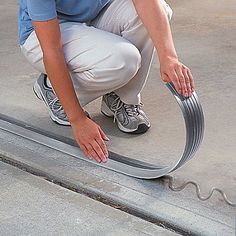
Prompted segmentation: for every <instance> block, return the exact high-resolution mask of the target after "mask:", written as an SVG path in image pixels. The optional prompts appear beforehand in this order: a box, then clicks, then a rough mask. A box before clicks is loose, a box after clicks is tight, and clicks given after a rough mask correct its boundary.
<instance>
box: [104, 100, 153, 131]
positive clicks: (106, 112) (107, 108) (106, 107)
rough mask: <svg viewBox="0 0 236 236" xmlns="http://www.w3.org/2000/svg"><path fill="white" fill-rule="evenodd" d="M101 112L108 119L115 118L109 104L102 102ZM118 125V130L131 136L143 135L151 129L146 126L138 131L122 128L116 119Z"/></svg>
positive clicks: (142, 126)
mask: <svg viewBox="0 0 236 236" xmlns="http://www.w3.org/2000/svg"><path fill="white" fill-rule="evenodd" d="M101 112H102V114H103V115H105V116H107V117H110V118H112V117H114V113H113V112H112V111H111V109H110V108H109V107H108V106H107V104H106V103H105V102H104V101H102V105H101ZM116 123H117V126H118V128H119V129H120V130H121V131H122V132H124V133H129V134H142V133H145V132H147V130H148V129H149V128H150V127H148V126H147V125H146V124H140V125H139V126H138V128H137V129H127V128H125V127H124V126H122V124H121V123H120V122H119V121H118V120H117V119H116Z"/></svg>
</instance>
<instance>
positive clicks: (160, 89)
mask: <svg viewBox="0 0 236 236" xmlns="http://www.w3.org/2000/svg"><path fill="white" fill-rule="evenodd" d="M169 3H170V5H171V6H172V8H173V9H174V18H173V21H172V28H173V35H174V39H175V45H176V47H177V51H178V53H179V57H180V58H181V60H182V61H183V62H184V63H186V64H187V65H188V66H189V67H190V68H191V69H192V72H193V74H194V77H195V81H196V85H197V92H198V94H199V96H200V99H201V101H202V105H203V107H204V111H205V116H206V133H205V139H204V143H203V145H202V147H201V149H200V151H199V152H198V153H197V155H196V158H195V159H194V160H192V161H191V162H190V163H189V164H187V165H186V166H185V167H184V168H182V169H181V170H179V171H177V172H175V173H174V176H175V177H176V178H177V183H178V184H181V183H183V182H185V181H186V180H189V179H191V180H195V181H197V182H198V183H199V184H200V185H201V187H202V189H203V194H204V195H206V194H207V193H208V191H209V190H210V189H211V187H213V186H216V187H220V188H222V189H223V190H224V191H225V192H226V193H227V195H228V196H229V198H230V199H231V200H232V201H233V200H236V191H235V189H236V181H235V180H236V172H235V169H236V159H235V154H236V147H235V139H236V126H235V121H236V111H235V99H236V93H235V89H236V85H235V83H234V80H235V78H234V77H235V74H236V64H235V61H236V54H235V49H236V48H235V43H234V42H235V38H236V5H235V2H234V1H233V0H228V1H227V3H225V1H223V0H218V1H214V0H206V1H201V2H199V1H197V0H188V1H187V0H183V1H177V0H170V1H169ZM0 10H1V15H0V22H1V24H0V32H1V33H0V56H1V60H0V101H1V102H0V110H1V112H2V113H5V114H7V115H10V116H13V117H15V118H18V119H21V120H24V121H26V122H29V123H31V124H34V125H36V126H38V127H41V128H44V129H48V130H51V131H53V132H55V133H60V134H63V135H66V136H70V137H72V135H71V130H70V128H64V127H59V126H57V125H55V124H54V123H52V122H51V121H50V119H49V118H48V114H47V111H46V109H45V107H44V105H43V104H42V103H41V102H40V101H38V100H37V99H36V98H35V97H34V95H33V93H32V85H33V83H34V80H35V78H36V77H37V75H38V73H37V72H36V71H35V70H33V69H32V68H31V66H30V65H29V64H28V63H27V62H26V61H25V60H24V58H23V56H22V55H21V54H20V51H19V48H18V47H17V37H16V34H17V26H16V14H17V1H16V0H10V1H5V0H4V1H1V3H0ZM154 94H155V96H153V95H154ZM142 99H143V103H144V104H145V106H144V110H145V111H146V112H147V115H148V116H149V117H150V119H151V122H152V128H151V130H150V131H149V132H148V133H146V134H144V135H141V136H129V135H125V134H123V133H121V132H119V131H118V130H117V129H116V127H115V126H114V124H113V123H112V120H110V119H108V118H105V117H103V116H102V115H101V114H100V112H99V109H100V100H99V99H98V100H97V101H95V102H93V103H91V104H90V105H89V106H88V107H87V109H88V111H89V112H90V113H91V115H92V117H93V119H94V120H95V121H97V122H98V123H99V124H101V126H102V128H103V129H104V131H105V132H106V133H107V134H108V136H109V137H110V139H111V141H110V144H109V149H110V150H113V151H118V152H119V153H121V154H125V155H129V156H130V157H133V158H139V159H141V160H145V161H149V162H152V163H161V164H168V163H170V162H172V161H173V160H174V159H176V158H177V157H178V156H179V155H180V154H181V152H182V148H183V144H184V129H183V120H182V117H181V115H180V112H179V109H178V107H177V106H176V104H175V102H174V99H173V98H172V97H171V96H170V94H169V92H168V91H167V90H166V88H165V86H163V84H162V82H161V80H160V76H159V65H158V61H157V60H156V59H155V60H154V63H153V66H152V70H151V73H150V77H149V81H148V83H147V85H146V87H145V89H144V91H143V95H142ZM127 140H128V142H127ZM144 140H145V145H143V143H144ZM104 173H107V172H104ZM115 176H116V177H114V178H117V176H119V177H120V175H115ZM103 177H104V178H107V176H106V175H104V176H103ZM112 178H113V177H112ZM120 178H121V177H120ZM124 178H125V177H124ZM130 183H132V180H130V182H129V184H130ZM142 186H143V188H144V189H145V191H147V192H152V188H155V187H154V185H151V186H150V185H149V184H148V183H147V182H145V183H143V184H142ZM155 194H156V192H155ZM165 194H166V193H165ZM165 194H164V193H163V196H164V198H165V197H167V196H168V194H167V195H165ZM174 196H176V199H175V200H176V201H175V202H174V203H175V204H176V202H178V204H179V206H181V207H183V208H185V209H189V208H190V209H191V211H193V212H195V213H198V214H202V215H205V216H207V217H208V216H209V215H210V218H211V217H213V216H214V214H212V213H215V211H217V212H218V213H219V214H215V217H216V218H217V217H218V216H223V218H222V219H223V221H224V222H227V224H229V225H231V223H229V222H231V221H230V219H231V220H232V219H233V217H234V216H233V210H231V208H228V207H225V205H224V203H223V202H222V201H221V200H220V198H219V197H218V196H215V197H214V198H213V199H212V200H211V201H210V202H208V203H200V202H195V201H194V200H193V199H195V193H194V191H193V189H191V188H188V189H186V190H185V191H184V192H182V193H178V194H176V193H175V195H174ZM177 196H178V197H177ZM181 199H182V201H181ZM183 199H185V200H186V199H188V200H190V201H191V202H192V201H194V202H195V204H194V207H192V206H189V205H188V204H189V202H188V201H187V200H186V202H184V201H183ZM172 200H174V199H172ZM198 204H199V205H201V206H202V205H204V211H203V212H201V211H199V209H200V208H198ZM201 209H202V208H201ZM206 209H208V210H209V212H208V211H206ZM211 211H212V212H211ZM217 219H218V218H217Z"/></svg>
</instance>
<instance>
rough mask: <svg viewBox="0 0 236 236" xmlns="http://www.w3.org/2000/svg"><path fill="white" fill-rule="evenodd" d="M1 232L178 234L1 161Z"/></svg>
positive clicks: (9, 234) (6, 234)
mask: <svg viewBox="0 0 236 236" xmlns="http://www.w3.org/2000/svg"><path fill="white" fill-rule="evenodd" d="M0 186H1V191H0V235H2V236H13V235H17V236H20V235H81V236H82V235H84V236H85V235H89V236H96V235H104V236H105V235H107V236H108V235H109V236H111V235H112V236H120V235H130V236H131V235H132V236H138V235H140V236H141V235H143V236H145V235H153V236H154V235H163V236H171V235H173V236H174V235H177V234H176V233H174V232H170V231H167V230H165V229H163V228H161V227H159V226H157V225H154V224H152V223H149V222H147V221H144V220H141V219H139V218H137V217H134V216H132V215H129V214H127V213H125V212H122V211H119V210H117V209H114V208H112V207H110V206H107V205H104V204H102V203H100V202H97V201H95V200H93V199H90V198H88V197H86V196H84V195H80V194H78V193H74V192H72V191H70V190H67V189H65V188H62V187H60V186H57V185H55V184H52V183H49V182H48V181H46V180H44V179H42V178H40V177H36V176H34V175H31V174H29V173H26V172H24V171H21V170H19V169H18V168H15V167H12V166H10V165H7V164H4V163H0Z"/></svg>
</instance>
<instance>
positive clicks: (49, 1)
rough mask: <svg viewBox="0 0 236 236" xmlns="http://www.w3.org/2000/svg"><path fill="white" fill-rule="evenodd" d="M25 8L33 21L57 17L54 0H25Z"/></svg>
mask: <svg viewBox="0 0 236 236" xmlns="http://www.w3.org/2000/svg"><path fill="white" fill-rule="evenodd" d="M27 8H28V14H29V17H30V18H31V20H33V21H46V20H51V19H54V18H56V17H57V11H56V1H55V0H27Z"/></svg>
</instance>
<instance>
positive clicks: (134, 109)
mask: <svg viewBox="0 0 236 236" xmlns="http://www.w3.org/2000/svg"><path fill="white" fill-rule="evenodd" d="M141 106H143V104H142V103H141V104H139V105H130V104H126V103H124V102H122V101H121V100H120V97H119V96H118V95H116V94H115V93H114V92H111V93H108V94H105V95H104V96H103V98H102V105H101V112H102V113H103V114H104V115H106V116H108V117H114V122H115V121H116V122H117V125H118V128H119V129H120V130H121V131H123V132H126V133H132V134H141V133H145V132H146V131H147V130H148V129H149V128H150V127H151V125H150V122H149V120H148V118H147V116H146V115H145V113H144V111H142V110H141Z"/></svg>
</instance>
